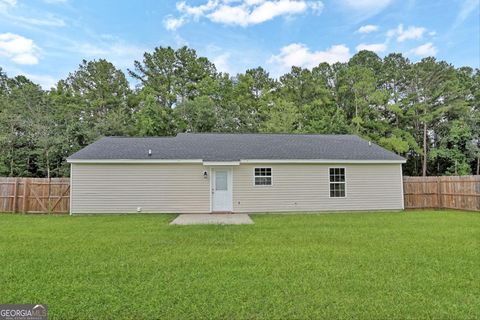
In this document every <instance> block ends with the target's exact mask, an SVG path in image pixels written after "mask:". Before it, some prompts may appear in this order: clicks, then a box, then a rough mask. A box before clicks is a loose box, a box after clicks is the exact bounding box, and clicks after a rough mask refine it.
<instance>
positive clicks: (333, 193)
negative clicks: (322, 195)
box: [330, 168, 345, 198]
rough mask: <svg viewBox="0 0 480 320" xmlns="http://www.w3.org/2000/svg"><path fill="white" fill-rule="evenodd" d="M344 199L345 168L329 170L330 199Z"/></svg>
mask: <svg viewBox="0 0 480 320" xmlns="http://www.w3.org/2000/svg"><path fill="white" fill-rule="evenodd" d="M344 197H345V168H330V198H344Z"/></svg>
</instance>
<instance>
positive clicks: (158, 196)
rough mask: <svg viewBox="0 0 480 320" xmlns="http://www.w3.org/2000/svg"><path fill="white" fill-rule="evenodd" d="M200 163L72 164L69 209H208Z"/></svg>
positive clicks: (206, 210)
mask: <svg viewBox="0 0 480 320" xmlns="http://www.w3.org/2000/svg"><path fill="white" fill-rule="evenodd" d="M203 171H204V167H203V165H201V164H72V179H71V182H72V196H71V202H72V203H71V212H72V214H75V213H129V212H137V207H141V208H142V212H167V213H168V212H173V213H177V212H191V213H205V212H209V211H210V184H209V179H204V178H203Z"/></svg>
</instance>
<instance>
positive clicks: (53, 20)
mask: <svg viewBox="0 0 480 320" xmlns="http://www.w3.org/2000/svg"><path fill="white" fill-rule="evenodd" d="M46 16H47V18H46V19H39V18H33V17H22V16H14V17H12V18H13V19H14V20H16V21H19V22H22V23H26V24H31V25H34V26H48V27H64V26H65V25H66V24H65V21H64V20H63V19H60V18H58V17H55V16H54V15H52V14H47V15H46Z"/></svg>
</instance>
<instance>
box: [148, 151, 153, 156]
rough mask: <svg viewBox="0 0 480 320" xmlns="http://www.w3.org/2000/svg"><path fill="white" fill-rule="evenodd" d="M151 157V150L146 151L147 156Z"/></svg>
mask: <svg viewBox="0 0 480 320" xmlns="http://www.w3.org/2000/svg"><path fill="white" fill-rule="evenodd" d="M151 155H152V149H148V156H149V157H150V156H151Z"/></svg>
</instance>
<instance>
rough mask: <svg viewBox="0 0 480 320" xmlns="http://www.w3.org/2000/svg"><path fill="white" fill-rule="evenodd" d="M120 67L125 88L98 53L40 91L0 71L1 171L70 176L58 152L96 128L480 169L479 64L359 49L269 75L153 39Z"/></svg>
mask: <svg viewBox="0 0 480 320" xmlns="http://www.w3.org/2000/svg"><path fill="white" fill-rule="evenodd" d="M128 75H129V76H130V78H131V79H133V80H134V81H135V82H136V86H135V88H134V89H133V88H131V86H130V84H129V81H128V79H127V76H126V75H125V73H124V72H123V71H121V70H120V69H118V68H116V67H115V66H114V65H113V64H112V63H110V62H108V61H107V60H103V59H100V60H93V61H85V60H84V61H82V63H81V64H80V65H79V67H78V69H77V70H75V71H74V72H72V73H70V74H69V75H68V77H67V78H66V79H63V80H60V81H58V83H57V85H56V87H55V88H52V89H51V90H42V88H41V87H40V86H39V85H37V84H35V83H33V82H32V81H31V80H29V79H27V78H26V77H24V76H16V77H13V78H9V77H8V76H7V75H6V74H5V73H4V72H3V71H2V69H1V68H0V150H1V152H0V176H33V177H61V176H68V175H69V167H68V164H67V163H66V161H65V159H66V158H67V157H68V156H69V155H70V154H72V153H74V152H75V151H77V150H79V149H81V148H83V147H85V146H86V145H88V144H90V143H92V142H93V141H95V140H97V139H98V138H100V137H101V136H164V135H175V134H177V133H179V132H232V133H248V132H265V133H279V132H282V133H319V134H357V135H359V136H361V137H363V138H365V139H368V140H370V141H372V142H375V143H377V144H379V145H381V146H383V147H385V148H387V149H389V150H392V151H393V152H396V153H397V154H399V155H402V156H404V157H406V158H407V159H408V160H407V164H406V165H405V167H404V173H405V174H406V175H467V174H477V175H478V174H479V173H480V172H479V171H480V137H479V134H480V112H479V108H480V71H479V69H472V68H470V67H461V68H455V67H454V66H452V65H451V64H449V63H447V62H445V61H437V60H436V59H434V58H431V57H429V58H425V59H423V60H421V61H419V62H416V63H412V62H411V61H409V60H408V59H407V58H406V57H404V56H402V55H401V54H397V53H392V54H389V55H388V56H386V57H385V58H383V59H382V58H380V57H378V56H377V55H376V54H375V53H373V52H369V51H361V52H359V53H357V54H356V55H354V56H353V57H352V58H351V59H350V60H349V61H348V62H347V63H335V64H327V63H321V64H320V65H318V66H317V67H315V68H313V69H312V70H309V69H304V68H300V67H292V68H291V71H290V72H289V73H286V74H284V75H283V76H281V77H279V78H278V79H274V78H272V77H270V76H269V74H268V72H266V71H265V70H264V69H263V68H261V67H258V68H256V69H250V70H246V71H245V72H244V73H240V74H237V75H235V76H231V75H229V74H227V73H223V72H218V71H217V69H216V68H215V65H214V64H213V63H212V62H211V61H209V60H208V59H207V58H204V57H199V56H197V54H196V52H195V50H193V49H190V48H187V47H182V48H179V49H177V50H175V49H173V48H171V47H158V48H155V49H154V51H153V52H147V53H145V54H144V56H143V60H142V61H135V62H134V68H132V69H131V70H128Z"/></svg>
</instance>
